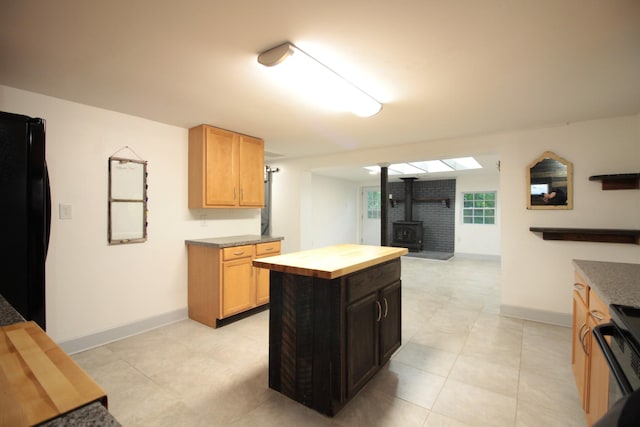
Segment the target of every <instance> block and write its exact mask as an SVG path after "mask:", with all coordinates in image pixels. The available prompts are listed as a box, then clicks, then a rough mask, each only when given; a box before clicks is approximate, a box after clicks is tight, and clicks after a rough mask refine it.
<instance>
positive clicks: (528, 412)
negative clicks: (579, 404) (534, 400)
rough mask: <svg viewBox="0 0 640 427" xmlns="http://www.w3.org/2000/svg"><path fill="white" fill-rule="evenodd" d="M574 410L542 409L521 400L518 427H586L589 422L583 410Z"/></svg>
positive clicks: (519, 402)
mask: <svg viewBox="0 0 640 427" xmlns="http://www.w3.org/2000/svg"><path fill="white" fill-rule="evenodd" d="M573 409H574V410H571V408H566V409H565V410H562V411H557V410H550V409H546V408H544V409H542V408H540V406H538V405H535V404H531V403H529V402H525V401H522V400H519V401H518V410H517V412H516V427H540V426H544V427H586V425H587V422H586V420H585V417H584V413H583V412H582V410H575V408H573Z"/></svg>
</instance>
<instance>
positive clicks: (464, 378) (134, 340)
mask: <svg viewBox="0 0 640 427" xmlns="http://www.w3.org/2000/svg"><path fill="white" fill-rule="evenodd" d="M499 280H500V265H499V263H498V262H496V261H487V260H476V259H465V258H459V257H455V258H453V259H451V260H449V261H430V260H425V259H419V258H408V257H403V260H402V281H403V283H402V286H403V288H402V292H403V293H402V304H403V319H402V321H403V328H402V333H403V340H402V347H401V348H400V349H399V350H398V351H397V352H396V353H395V354H394V356H393V357H392V359H391V361H390V362H389V363H388V364H387V365H386V366H385V367H384V368H383V370H382V371H381V372H379V373H378V374H377V375H376V377H374V378H373V379H372V381H371V382H370V383H369V384H368V385H367V386H366V387H365V388H364V389H363V390H362V391H361V392H360V393H359V394H358V395H357V396H356V397H355V398H354V399H353V400H352V401H351V402H349V404H347V406H345V408H344V409H342V411H340V412H339V413H338V414H337V415H336V416H335V417H334V418H328V417H325V416H323V415H320V414H318V413H316V412H314V411H312V410H310V409H308V408H306V407H304V406H302V405H300V404H298V403H296V402H293V401H291V400H289V399H287V398H286V397H284V396H282V395H280V394H279V393H277V392H275V391H273V390H270V389H269V388H268V386H267V379H268V370H267V369H268V359H267V358H268V311H264V312H262V313H259V314H256V315H254V316H252V317H249V318H246V319H243V320H240V321H238V322H235V323H232V324H230V325H227V326H224V327H222V328H219V329H211V328H208V327H206V326H204V325H201V324H199V323H197V322H194V321H191V320H184V321H180V322H177V323H174V324H171V325H168V326H164V327H162V328H158V329H155V330H153V331H149V332H146V333H143V334H139V335H137V336H134V337H131V338H127V339H124V340H121V341H118V342H114V343H111V344H107V345H104V346H101V347H97V348H95V349H92V350H88V351H85V352H82V353H78V354H75V355H74V356H73V357H74V359H75V360H76V361H77V362H78V363H79V364H80V365H81V366H82V367H83V368H84V369H85V370H86V371H87V372H88V373H89V374H90V375H92V376H93V377H94V378H95V379H96V381H97V382H98V383H99V384H100V385H102V387H103V388H105V390H106V391H107V393H108V396H109V404H110V405H109V407H110V411H111V413H112V414H113V415H114V416H115V417H116V418H117V419H118V420H119V421H120V422H121V423H122V424H123V425H124V426H332V427H346V426H367V427H369V426H373V427H376V426H400V427H411V426H416V427H436V426H443V427H444V426H447V427H465V426H518V427H525V426H545V427H553V426H562V427H568V426H584V425H585V422H584V417H583V414H582V410H581V409H580V403H579V401H578V393H577V391H576V387H575V383H574V380H573V376H572V373H571V366H570V360H571V332H570V329H569V328H564V327H558V326H550V325H546V324H540V323H535V322H529V321H523V320H519V319H513V318H507V317H502V316H500V315H498V310H499V299H500V286H499Z"/></svg>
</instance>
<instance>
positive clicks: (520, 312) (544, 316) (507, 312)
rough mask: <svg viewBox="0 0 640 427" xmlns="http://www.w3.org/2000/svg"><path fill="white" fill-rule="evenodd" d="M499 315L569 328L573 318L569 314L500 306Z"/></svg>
mask: <svg viewBox="0 0 640 427" xmlns="http://www.w3.org/2000/svg"><path fill="white" fill-rule="evenodd" d="M500 314H501V315H503V316H507V317H516V318H518V319H524V320H532V321H534V322H541V323H549V324H551V325H558V326H566V327H571V326H572V325H573V316H572V315H571V314H570V313H558V312H555V311H546V310H537V309H535V308H526V307H518V306H514V305H506V304H501V305H500Z"/></svg>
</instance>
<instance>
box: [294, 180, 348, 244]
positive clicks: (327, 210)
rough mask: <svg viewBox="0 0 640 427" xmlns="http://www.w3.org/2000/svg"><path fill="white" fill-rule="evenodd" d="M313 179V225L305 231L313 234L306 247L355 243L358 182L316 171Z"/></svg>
mask: <svg viewBox="0 0 640 427" xmlns="http://www.w3.org/2000/svg"><path fill="white" fill-rule="evenodd" d="M312 179H313V182H312V187H311V195H312V199H313V208H312V215H311V217H312V224H310V227H309V229H308V230H306V231H308V232H311V233H312V235H313V239H312V242H311V246H310V247H309V248H320V247H323V246H330V245H337V244H340V243H357V239H358V203H359V188H360V187H359V185H358V184H357V183H355V182H350V181H345V180H341V179H335V178H329V177H326V176H321V175H317V174H313V176H312ZM305 249H307V248H305Z"/></svg>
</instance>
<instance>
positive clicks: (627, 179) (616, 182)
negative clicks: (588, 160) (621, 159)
mask: <svg viewBox="0 0 640 427" xmlns="http://www.w3.org/2000/svg"><path fill="white" fill-rule="evenodd" d="M589 181H602V189H603V190H637V189H640V173H618V174H613V175H593V176H590V177H589Z"/></svg>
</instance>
